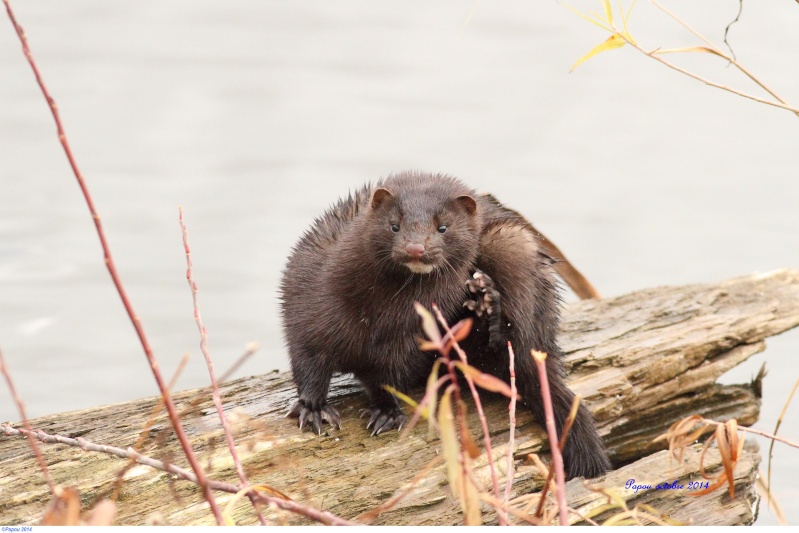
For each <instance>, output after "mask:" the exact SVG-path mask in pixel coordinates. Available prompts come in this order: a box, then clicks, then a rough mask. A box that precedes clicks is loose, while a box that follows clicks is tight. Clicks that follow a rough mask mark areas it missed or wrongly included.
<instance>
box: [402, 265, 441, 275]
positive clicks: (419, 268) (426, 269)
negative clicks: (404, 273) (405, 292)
mask: <svg viewBox="0 0 799 533" xmlns="http://www.w3.org/2000/svg"><path fill="white" fill-rule="evenodd" d="M403 264H404V265H405V266H406V267H408V270H410V271H411V272H414V273H416V274H429V273H430V272H432V271H433V269H434V268H435V267H434V266H433V265H428V264H427V263H403Z"/></svg>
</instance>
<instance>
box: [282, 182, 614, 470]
mask: <svg viewBox="0 0 799 533" xmlns="http://www.w3.org/2000/svg"><path fill="white" fill-rule="evenodd" d="M553 263H554V261H553V260H552V258H551V257H550V256H549V255H547V254H546V253H545V252H544V251H543V250H542V246H541V245H540V243H539V240H538V237H537V235H536V233H535V232H534V230H533V229H532V226H531V225H530V223H529V222H528V221H527V220H526V219H525V218H524V217H522V216H521V215H520V214H518V213H516V212H515V211H513V210H511V209H508V208H506V207H505V206H503V205H502V204H501V203H500V202H499V201H498V200H496V199H495V198H494V197H493V196H490V195H478V194H477V193H476V192H475V191H474V190H473V189H471V188H469V187H467V186H466V185H465V184H463V183H462V182H461V181H460V180H458V179H456V178H453V177H450V176H446V175H441V174H427V173H420V172H404V173H400V174H395V175H392V176H390V177H388V178H386V179H384V180H381V181H378V182H377V183H375V184H374V185H365V186H363V187H362V188H361V189H360V190H358V191H357V192H355V193H354V194H350V195H349V196H348V197H347V198H342V199H341V200H339V201H338V202H337V203H336V204H335V205H333V207H331V208H330V209H329V210H328V211H326V212H325V213H324V214H323V215H322V216H321V217H320V218H317V219H316V220H315V221H314V223H313V225H312V226H311V228H310V229H309V230H308V231H306V232H305V234H304V235H303V236H302V238H301V239H300V241H299V242H298V243H297V245H296V246H295V247H294V249H293V251H292V253H291V256H290V257H289V260H288V264H287V266H286V269H285V271H284V273H283V280H282V284H281V291H282V294H281V298H282V311H283V328H284V332H285V336H286V341H287V345H288V349H289V356H290V359H291V369H292V373H293V376H294V382H295V383H296V385H297V390H298V393H299V399H298V400H297V402H296V403H295V404H294V405H293V407H292V408H291V410H290V411H289V413H288V415H289V416H292V417H297V418H299V426H300V427H301V428H302V427H303V426H305V425H308V426H312V427H313V429H314V430H315V431H316V432H317V433H321V431H322V426H323V424H324V423H325V422H327V423H329V424H331V425H334V426H337V427H339V428H341V419H340V416H339V414H338V412H337V411H336V409H335V408H333V406H331V405H330V404H328V403H327V392H328V387H329V385H330V379H331V377H332V375H333V373H334V372H340V373H352V374H354V375H355V377H356V378H357V379H358V380H359V381H360V382H361V383H362V384H363V386H364V388H365V389H366V391H367V392H368V394H369V398H370V407H369V409H368V410H367V412H366V414H367V415H368V416H369V421H368V423H367V428H369V429H372V434H373V435H377V434H380V433H382V432H384V431H387V430H390V429H393V428H401V427H402V425H403V424H404V423H405V421H406V416H405V414H404V413H403V412H402V410H401V409H400V407H399V405H398V403H397V400H396V398H395V397H394V396H392V395H391V394H390V393H388V392H387V391H385V390H384V389H383V388H382V386H383V385H390V386H392V387H394V388H395V389H398V390H400V391H408V390H409V389H411V388H413V387H417V386H419V385H422V384H424V383H425V380H426V378H427V376H428V375H429V373H430V371H431V370H432V365H433V362H434V360H435V357H436V356H435V355H434V354H431V353H426V352H422V351H421V350H420V349H419V346H418V344H417V339H418V338H419V337H421V336H422V332H421V327H420V321H419V317H418V316H417V314H416V313H415V312H414V310H413V303H414V302H417V301H418V302H420V303H421V304H422V305H424V306H425V307H427V308H429V307H430V306H431V304H433V303H435V304H437V305H438V306H439V308H440V309H441V311H442V313H443V314H444V316H445V317H446V319H447V320H448V322H449V323H455V322H457V321H458V320H460V319H462V318H464V317H467V316H471V317H474V318H475V320H476V324H475V327H473V328H472V333H470V335H469V337H468V338H467V339H465V341H464V342H463V343H462V345H463V347H464V349H465V350H466V353H467V354H468V356H469V363H470V364H472V365H474V366H476V367H477V368H479V369H481V370H482V371H484V372H488V373H491V374H493V375H495V376H497V377H500V378H501V379H504V380H505V381H509V371H508V352H507V342H508V341H510V342H511V343H512V344H513V347H514V351H515V353H516V360H515V366H516V383H517V385H518V388H519V392H520V394H521V396H522V398H523V400H524V403H525V404H526V405H527V407H528V408H529V409H530V410H531V411H532V413H533V414H534V416H535V417H536V419H537V420H538V422H539V423H541V424H542V425H543V423H544V411H543V405H542V402H541V396H540V385H539V380H538V375H537V373H536V369H535V364H534V362H533V359H532V357H531V356H530V350H531V349H535V350H540V351H543V352H546V353H547V354H548V355H549V356H548V357H547V371H548V377H549V382H550V389H551V393H552V400H553V407H554V411H555V419H556V425H557V429H558V431H559V432H560V431H561V430H562V427H563V423H564V421H565V419H566V417H567V416H568V413H569V411H570V409H571V403H572V400H573V399H574V394H573V393H572V391H571V390H570V389H569V388H568V386H567V385H566V383H565V371H564V367H563V362H562V352H561V350H560V347H559V346H558V344H557V332H558V328H559V317H560V305H561V304H560V300H559V296H558V283H557V281H556V278H555V275H554V269H553ZM564 462H565V466H566V470H567V472H568V477H569V478H574V477H580V476H584V477H596V476H598V475H600V474H602V473H604V472H606V471H607V470H609V469H610V467H611V465H610V461H609V460H608V458H607V455H606V453H605V448H604V445H603V443H602V439H601V438H600V436H599V434H598V433H597V430H596V426H595V424H594V420H593V418H592V417H591V414H590V413H589V412H588V410H587V409H586V408H585V407H584V406H582V405H581V406H580V408H579V410H578V412H577V418H576V420H575V424H574V426H573V427H572V430H571V434H570V437H569V439H568V441H567V444H566V448H565V450H564Z"/></svg>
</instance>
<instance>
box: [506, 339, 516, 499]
mask: <svg viewBox="0 0 799 533" xmlns="http://www.w3.org/2000/svg"><path fill="white" fill-rule="evenodd" d="M508 355H509V359H510V362H509V363H508V367H509V369H510V391H511V397H510V404H509V405H508V416H509V417H510V431H509V433H508V460H507V466H506V467H505V478H506V479H505V505H506V506H507V505H508V502H509V501H510V491H511V487H513V470H514V469H513V439H514V437H515V434H516V365H515V363H514V360H515V358H516V356H515V355H514V353H513V346H512V345H511V343H510V341H508Z"/></svg>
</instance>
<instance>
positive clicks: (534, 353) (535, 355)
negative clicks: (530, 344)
mask: <svg viewBox="0 0 799 533" xmlns="http://www.w3.org/2000/svg"><path fill="white" fill-rule="evenodd" d="M530 355H532V356H533V359H535V360H536V361H538V362H539V363H543V362H544V361H546V360H547V354H546V353H544V352H539V351H538V350H530Z"/></svg>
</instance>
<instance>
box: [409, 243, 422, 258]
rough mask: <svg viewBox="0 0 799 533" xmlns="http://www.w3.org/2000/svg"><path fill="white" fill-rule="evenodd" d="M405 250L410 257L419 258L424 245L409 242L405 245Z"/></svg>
mask: <svg viewBox="0 0 799 533" xmlns="http://www.w3.org/2000/svg"><path fill="white" fill-rule="evenodd" d="M405 251H406V252H407V253H408V255H409V256H410V257H411V258H412V259H419V258H420V257H422V256H423V255H424V245H423V244H416V243H409V244H407V245H406V246H405Z"/></svg>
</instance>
